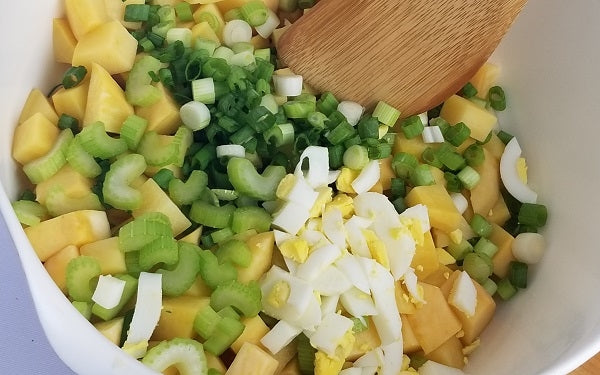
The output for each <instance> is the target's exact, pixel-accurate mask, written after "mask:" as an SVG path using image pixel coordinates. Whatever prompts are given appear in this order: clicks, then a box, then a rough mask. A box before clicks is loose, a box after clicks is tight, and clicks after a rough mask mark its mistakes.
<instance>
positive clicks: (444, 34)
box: [277, 0, 526, 115]
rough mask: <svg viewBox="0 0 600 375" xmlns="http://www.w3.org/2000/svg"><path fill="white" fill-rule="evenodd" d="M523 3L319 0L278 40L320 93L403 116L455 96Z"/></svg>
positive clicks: (295, 68)
mask: <svg viewBox="0 0 600 375" xmlns="http://www.w3.org/2000/svg"><path fill="white" fill-rule="evenodd" d="M525 2H526V0H436V1H431V0H402V1H399V0H321V1H319V2H318V4H317V5H316V6H315V7H314V9H312V10H311V11H310V12H308V13H307V14H306V15H305V16H303V17H301V18H300V19H299V20H298V21H296V22H295V23H294V24H293V25H292V26H291V27H290V29H289V30H288V31H286V33H285V34H283V36H282V37H281V39H280V40H279V43H278V46H277V47H278V53H279V56H280V58H281V59H282V60H283V61H284V63H285V64H287V65H288V66H289V67H290V68H291V69H292V70H293V71H294V72H296V73H297V74H301V75H302V76H303V77H304V79H306V80H307V82H308V83H309V84H310V85H311V86H313V87H315V88H316V89H318V90H320V91H332V92H333V93H334V94H335V95H336V96H337V97H339V98H341V99H344V100H354V101H358V102H360V103H361V104H363V105H364V106H366V107H368V108H372V107H373V105H374V104H376V103H377V102H378V101H379V100H385V101H386V102H388V103H390V104H392V105H394V106H396V107H397V108H399V109H400V110H402V112H403V114H405V115H409V114H414V113H420V112H423V111H424V110H426V109H429V108H432V107H434V106H436V105H438V104H439V103H441V102H442V101H443V100H445V99H446V98H447V97H449V96H450V95H451V94H453V93H455V92H456V91H458V90H459V89H460V88H461V87H462V86H463V85H464V84H465V83H466V82H467V80H468V79H469V78H471V77H472V76H473V74H474V73H475V72H476V71H477V69H478V68H479V67H480V66H481V65H482V64H483V63H484V62H485V61H486V60H487V59H488V57H489V56H490V55H491V53H492V52H493V51H494V49H495V48H496V46H497V45H498V43H499V42H500V39H501V38H502V37H503V36H504V34H505V32H506V31H507V30H508V28H509V27H510V25H511V24H512V23H513V20H514V18H515V17H516V16H517V14H518V13H519V11H520V10H521V8H522V7H523V5H524V4H525Z"/></svg>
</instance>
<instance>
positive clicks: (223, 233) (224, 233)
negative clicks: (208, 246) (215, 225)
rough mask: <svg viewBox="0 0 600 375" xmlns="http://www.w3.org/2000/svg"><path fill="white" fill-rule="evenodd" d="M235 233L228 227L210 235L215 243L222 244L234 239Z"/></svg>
mask: <svg viewBox="0 0 600 375" xmlns="http://www.w3.org/2000/svg"><path fill="white" fill-rule="evenodd" d="M234 234H235V233H233V231H232V230H231V228H229V227H226V228H223V229H219V230H216V231H214V232H212V233H211V234H210V237H211V238H212V240H213V242H214V243H217V244H220V243H221V242H225V241H227V240H229V239H230V238H231V237H233V235H234Z"/></svg>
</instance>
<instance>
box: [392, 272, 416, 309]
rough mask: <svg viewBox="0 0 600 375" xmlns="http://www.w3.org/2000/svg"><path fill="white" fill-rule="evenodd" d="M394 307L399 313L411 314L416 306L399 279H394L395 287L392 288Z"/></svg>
mask: <svg viewBox="0 0 600 375" xmlns="http://www.w3.org/2000/svg"><path fill="white" fill-rule="evenodd" d="M394 294H395V300H396V307H398V311H399V312H400V314H413V313H414V312H415V310H416V309H417V307H416V306H415V304H414V303H413V302H412V301H411V299H410V295H409V294H408V292H407V291H406V289H405V288H404V286H403V285H402V282H401V281H400V280H398V281H396V288H395V289H394Z"/></svg>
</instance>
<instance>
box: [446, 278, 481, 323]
mask: <svg viewBox="0 0 600 375" xmlns="http://www.w3.org/2000/svg"><path fill="white" fill-rule="evenodd" d="M448 302H450V304H452V305H453V306H455V307H456V308H457V309H459V310H460V311H462V312H464V313H465V314H466V315H467V316H473V315H475V309H476V308H477V289H476V288H475V284H473V280H472V279H471V277H470V276H469V274H468V273H467V271H462V272H461V273H460V275H459V276H458V277H457V278H456V280H455V281H454V285H452V290H451V291H450V297H449V298H448Z"/></svg>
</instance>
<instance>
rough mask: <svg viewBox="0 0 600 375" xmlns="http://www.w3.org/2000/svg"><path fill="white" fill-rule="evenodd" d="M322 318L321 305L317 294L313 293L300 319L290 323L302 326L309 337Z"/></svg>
mask: <svg viewBox="0 0 600 375" xmlns="http://www.w3.org/2000/svg"><path fill="white" fill-rule="evenodd" d="M322 318H323V317H322V314H321V305H320V304H319V300H318V299H317V296H316V295H315V294H314V293H313V294H312V296H311V298H310V299H309V302H308V307H307V309H306V311H304V313H303V314H302V315H301V316H300V317H299V318H298V319H295V320H293V321H290V323H291V324H293V325H295V326H298V327H300V328H302V329H303V332H304V333H305V334H306V336H307V337H308V336H309V335H310V332H313V331H314V330H315V328H316V326H317V325H319V324H320V323H321V320H322Z"/></svg>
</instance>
